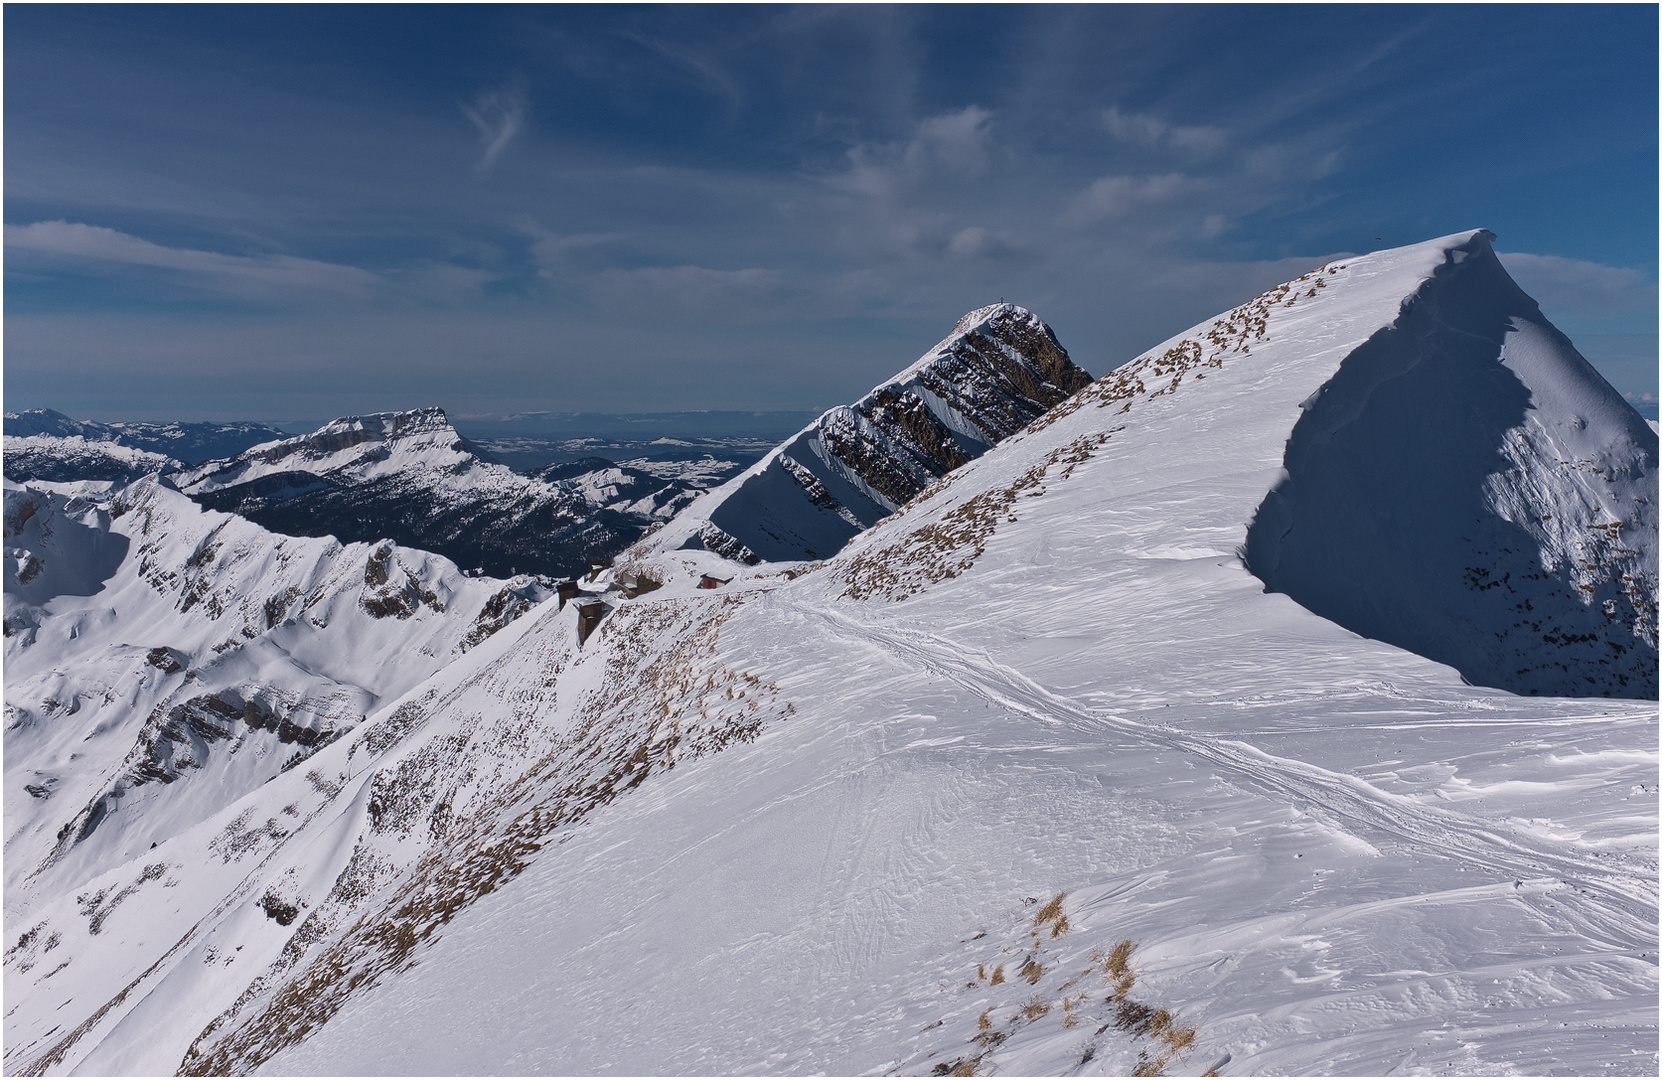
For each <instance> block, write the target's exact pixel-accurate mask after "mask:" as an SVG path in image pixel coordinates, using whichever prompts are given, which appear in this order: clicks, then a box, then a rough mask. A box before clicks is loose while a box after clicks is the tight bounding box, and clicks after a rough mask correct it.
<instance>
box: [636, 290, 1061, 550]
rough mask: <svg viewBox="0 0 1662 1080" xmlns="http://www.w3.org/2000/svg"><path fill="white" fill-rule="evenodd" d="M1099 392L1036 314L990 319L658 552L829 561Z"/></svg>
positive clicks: (998, 313)
mask: <svg viewBox="0 0 1662 1080" xmlns="http://www.w3.org/2000/svg"><path fill="white" fill-rule="evenodd" d="M1089 382H1090V376H1089V375H1088V374H1086V373H1085V372H1084V371H1082V370H1081V369H1079V368H1078V367H1076V366H1074V364H1073V362H1072V361H1071V360H1069V359H1068V354H1067V352H1066V350H1064V349H1063V348H1062V346H1061V345H1060V344H1059V343H1058V342H1057V341H1056V337H1055V335H1054V334H1052V333H1051V330H1050V327H1048V326H1046V325H1045V324H1044V323H1043V322H1041V321H1040V320H1039V318H1038V317H1037V316H1035V315H1034V314H1033V313H1032V312H1030V311H1027V310H1025V309H1023V308H1019V307H1016V306H1015V305H1014V304H994V305H992V306H990V307H985V308H980V309H978V310H976V311H972V312H970V313H969V314H967V315H965V316H964V317H963V318H962V319H960V320H958V324H957V325H956V326H955V327H953V331H952V333H951V334H950V335H949V336H948V337H947V338H946V339H944V340H943V341H941V342H940V343H939V344H938V345H936V346H935V347H934V348H933V349H931V350H930V351H929V352H927V353H925V354H924V355H923V357H922V358H920V359H919V360H918V361H917V362H916V363H914V364H913V365H912V366H911V367H909V368H907V369H906V370H905V371H903V372H901V373H900V374H899V375H897V376H895V377H894V378H893V379H891V380H890V381H889V382H887V383H885V384H883V385H882V386H880V387H878V388H877V389H875V390H873V391H872V392H871V393H869V394H867V395H866V396H865V397H863V398H861V399H860V400H859V401H857V402H855V403H854V404H853V405H839V406H837V407H836V408H834V409H831V410H830V411H828V412H826V413H825V414H824V415H823V416H821V417H820V418H819V419H818V420H816V421H814V422H813V423H812V424H810V425H808V427H806V428H804V429H803V430H802V431H801V432H800V433H798V434H797V435H796V436H795V437H794V438H792V439H790V440H789V441H787V442H786V443H784V444H782V445H781V446H779V447H778V448H777V449H775V450H774V452H773V453H771V454H769V455H768V456H767V457H765V458H763V459H762V460H761V461H760V462H758V463H757V464H756V465H753V466H752V467H751V468H749V469H747V470H746V471H745V472H744V473H743V474H741V475H740V476H738V477H736V478H734V479H733V480H731V481H729V482H728V483H727V484H726V485H724V486H723V487H721V488H719V489H717V490H716V491H715V492H712V493H711V494H710V495H708V496H706V497H705V498H703V499H702V500H700V501H699V502H698V503H697V504H695V505H694V507H693V508H691V509H690V510H689V511H688V513H686V514H684V515H682V516H681V518H680V519H678V520H677V521H676V522H675V523H674V525H673V526H672V527H671V528H670V529H669V530H667V531H666V532H664V533H663V534H662V536H660V537H658V538H657V539H656V540H655V544H656V545H657V546H658V547H659V548H660V549H667V548H668V547H671V546H674V545H675V544H684V545H688V546H692V547H698V546H703V547H705V548H708V549H709V550H711V551H715V552H718V553H720V554H722V555H724V556H726V557H729V558H733V559H736V560H738V561H743V562H749V563H751V564H754V563H755V562H759V561H762V560H767V561H775V562H777V561H791V560H803V559H823V558H826V557H827V556H830V555H832V554H835V553H836V552H837V550H838V549H840V548H841V547H842V546H843V545H844V544H846V543H847V542H848V540H849V538H850V537H852V536H854V535H855V534H856V533H858V532H860V531H861V530H862V529H865V528H867V527H869V526H871V525H872V524H874V523H875V522H877V521H879V520H880V519H882V518H884V517H886V516H887V515H889V514H891V513H893V512H894V511H896V510H898V509H899V508H900V507H901V506H903V505H904V504H905V503H906V502H907V501H909V500H910V499H911V498H912V497H913V496H915V495H916V494H917V493H918V492H919V491H921V490H922V489H923V488H925V487H926V486H928V485H929V484H930V483H931V482H933V481H934V480H936V479H937V478H939V477H940V476H943V475H945V474H946V473H948V472H950V471H951V470H953V469H956V468H957V467H959V466H960V465H963V464H964V463H965V462H966V461H969V460H971V459H972V458H975V457H978V456H979V455H981V454H983V453H985V452H986V450H987V449H988V447H990V446H992V445H994V444H995V443H997V442H998V441H999V440H1000V439H1004V438H1007V437H1009V436H1010V435H1012V434H1014V433H1015V432H1016V431H1019V430H1020V429H1021V428H1022V427H1024V426H1025V425H1027V424H1028V423H1031V422H1032V421H1033V420H1035V419H1037V418H1038V417H1039V416H1041V415H1043V414H1044V412H1045V410H1046V409H1048V408H1050V407H1051V406H1053V405H1055V404H1057V403H1058V402H1060V401H1062V400H1063V399H1065V398H1066V397H1067V396H1068V395H1069V394H1071V393H1073V392H1074V391H1076V390H1078V389H1080V388H1081V387H1083V386H1085V385H1086V384H1088V383H1089Z"/></svg>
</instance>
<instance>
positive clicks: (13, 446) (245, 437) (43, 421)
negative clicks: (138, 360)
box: [5, 409, 287, 483]
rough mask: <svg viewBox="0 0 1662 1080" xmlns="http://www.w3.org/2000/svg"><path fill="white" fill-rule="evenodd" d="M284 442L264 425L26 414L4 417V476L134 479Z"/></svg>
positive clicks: (44, 411) (38, 411)
mask: <svg viewBox="0 0 1662 1080" xmlns="http://www.w3.org/2000/svg"><path fill="white" fill-rule="evenodd" d="M286 437H287V436H286V435H285V434H284V433H283V432H282V431H279V430H278V429H277V428H274V427H270V426H268V425H265V424H254V423H246V422H239V423H229V424H210V423H168V424H149V423H142V422H132V423H115V424H101V423H98V422H97V421H93V420H73V419H71V418H69V417H67V416H65V415H64V414H63V413H60V412H55V411H53V410H52V409H28V410H25V411H24V412H21V413H7V414H6V415H5V459H6V476H7V477H8V478H10V479H12V480H16V481H19V482H21V481H24V480H51V481H57V482H65V483H67V482H72V481H76V480H135V479H137V478H138V477H140V476H144V475H146V474H148V473H151V472H156V471H157V470H161V471H164V472H172V471H175V470H178V469H183V468H185V467H187V466H188V465H191V464H194V463H196V462H201V461H206V460H208V459H209V458H216V457H229V456H230V455H232V454H238V453H241V452H242V451H243V450H246V449H247V448H248V447H250V446H254V445H255V444H257V443H263V442H270V441H271V440H273V439H282V438H286Z"/></svg>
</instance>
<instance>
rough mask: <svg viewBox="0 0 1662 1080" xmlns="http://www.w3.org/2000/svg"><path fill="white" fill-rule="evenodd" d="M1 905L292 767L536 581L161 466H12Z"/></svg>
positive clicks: (458, 645) (69, 882)
mask: <svg viewBox="0 0 1662 1080" xmlns="http://www.w3.org/2000/svg"><path fill="white" fill-rule="evenodd" d="M5 559H6V562H5V579H4V585H5V660H6V686H5V715H6V730H5V740H6V773H5V778H6V789H5V811H6V824H7V833H6V840H5V843H6V848H5V851H6V907H7V911H8V913H11V912H15V911H17V910H19V909H21V908H22V907H24V906H26V904H27V903H28V902H29V900H30V899H31V898H32V897H37V896H39V895H42V894H46V895H50V894H52V893H54V892H57V891H61V890H63V889H69V888H74V887H75V886H77V885H78V884H79V883H80V882H82V881H84V880H86V879H87V878H89V877H91V876H95V875H96V874H98V873H102V872H103V871H105V870H107V869H109V868H110V867H112V866H115V865H118V864H119V863H121V862H124V861H126V860H127V859H129V858H132V857H134V856H136V855H137V854H139V853H141V852H143V851H144V850H145V849H146V848H148V847H150V846H153V845H154V844H155V843H156V842H158V841H165V840H166V839H167V838H168V837H170V836H172V835H175V834H176V833H178V832H180V831H182V830H184V829H187V828H188V827H190V826H191V825H193V824H195V823H196V822H198V821H201V820H202V819H204V818H207V817H210V816H212V815H213V814H214V813H216V812H218V811H219V810H220V809H221V808H222V807H224V806H226V805H227V804H229V803H231V802H233V801H235V800H236V799H238V798H240V797H242V796H243V795H245V794H246V793H248V792H249V791H252V790H253V789H255V788H257V787H259V786H260V785H261V784H263V783H264V782H265V781H267V780H270V779H271V778H272V777H274V776H276V775H278V774H279V773H281V772H283V771H285V770H287V769H291V768H294V767H295V766H297V765H299V764H300V762H302V761H303V760H305V759H306V758H307V757H308V756H310V755H311V754H312V753H315V752H316V751H317V750H318V749H320V748H321V747H323V746H325V745H327V744H328V743H329V742H331V741H333V740H334V739H336V738H338V737H339V736H341V735H342V734H344V733H346V732H348V731H350V730H352V728H354V727H355V726H356V725H357V724H358V723H359V722H360V721H361V720H362V718H363V716H364V714H365V713H368V712H372V711H374V709H375V706H376V703H377V702H378V701H380V700H382V699H383V698H384V697H386V696H388V695H396V694H398V693H400V692H402V691H403V690H405V689H407V688H408V687H410V686H412V685H414V684H416V683H418V682H420V681H421V680H423V679H425V678H427V677H428V676H429V675H431V674H432V673H433V672H434V671H436V670H438V669H439V668H440V667H442V666H443V665H444V664H446V663H448V662H449V661H450V660H452V659H453V658H455V657H456V656H459V655H461V653H463V652H465V651H466V650H467V649H469V648H471V647H472V646H474V645H477V644H478V643H479V642H481V641H483V640H484V639H485V638H486V637H488V636H490V635H491V634H492V633H494V632H495V631H496V630H498V629H500V628H501V627H502V626H504V625H506V624H508V623H509V622H512V621H513V619H515V618H516V617H517V616H518V615H520V614H522V613H524V612H525V611H527V610H529V609H530V608H531V607H532V605H533V604H534V603H535V602H536V601H538V600H540V599H541V598H543V597H544V596H545V595H546V594H545V593H543V592H542V591H541V590H540V589H539V587H538V586H536V585H535V583H533V582H531V581H530V580H528V579H521V580H518V581H514V582H502V581H495V580H491V579H483V578H481V579H469V578H465V577H463V576H462V575H461V574H460V573H459V572H458V571H457V570H456V568H455V567H454V566H453V565H452V564H450V563H449V562H448V561H447V560H445V559H442V558H439V557H437V556H434V555H430V554H428V553H427V552H423V551H413V550H410V549H407V548H397V547H394V546H393V545H392V544H391V543H382V544H379V545H367V544H356V545H351V546H348V547H342V546H341V545H340V544H338V543H336V542H335V541H333V540H330V539H321V540H308V539H295V538H290V537H281V536H276V535H273V534H271V533H268V532H266V531H265V530H263V529H260V528H259V527H258V526H255V525H253V524H250V523H249V522H246V521H243V520H241V519H239V518H235V517H231V516H229V515H226V514H218V513H213V512H209V511H204V510H202V509H201V508H200V507H198V506H197V505H196V504H194V503H193V502H191V501H190V500H189V499H187V498H186V497H184V496H183V495H181V494H179V493H178V492H176V491H173V490H170V489H168V488H167V487H165V486H163V485H162V484H159V483H157V482H156V481H154V480H145V481H140V482H138V483H136V484H133V485H131V486H129V487H125V488H119V487H112V486H110V485H97V484H81V485H62V486H56V487H48V486H43V485H25V486H17V485H14V484H12V483H11V482H9V481H8V482H7V483H6V487H5Z"/></svg>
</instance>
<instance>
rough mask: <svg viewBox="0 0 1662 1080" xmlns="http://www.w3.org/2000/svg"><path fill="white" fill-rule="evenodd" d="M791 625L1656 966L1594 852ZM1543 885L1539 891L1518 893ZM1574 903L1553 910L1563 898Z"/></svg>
mask: <svg viewBox="0 0 1662 1080" xmlns="http://www.w3.org/2000/svg"><path fill="white" fill-rule="evenodd" d="M770 600H772V601H773V602H774V603H777V604H779V605H781V606H783V607H785V608H787V609H789V610H790V611H791V612H792V613H794V614H796V615H798V616H801V617H805V618H808V619H812V620H816V621H818V622H820V623H822V624H823V625H824V626H826V627H827V628H828V629H830V630H831V631H832V632H833V633H835V634H836V635H837V636H838V637H841V638H844V639H847V640H850V641H851V642H859V643H863V644H866V645H868V646H874V647H876V648H878V649H879V650H881V651H882V652H883V653H884V654H886V655H887V656H889V657H891V658H893V659H895V660H897V661H899V662H901V663H903V664H906V665H908V666H910V667H913V668H916V669H920V670H922V671H924V672H926V673H928V674H930V675H934V676H936V677H939V678H942V679H946V680H948V681H950V682H952V683H953V684H955V685H957V686H959V687H960V688H962V689H964V690H965V691H967V692H969V693H972V694H975V695H977V696H979V697H981V698H982V699H984V700H986V701H989V702H991V703H993V704H996V705H998V706H1000V707H1002V708H1005V709H1009V710H1011V711H1012V712H1016V713H1020V714H1023V715H1026V716H1030V717H1032V718H1033V719H1036V720H1038V721H1040V722H1042V723H1046V724H1059V725H1064V726H1068V727H1072V728H1075V729H1076V730H1080V731H1086V732H1094V733H1098V734H1101V733H1103V732H1112V733H1114V734H1116V735H1120V736H1123V737H1130V738H1132V739H1134V740H1136V741H1138V742H1141V743H1143V744H1145V745H1153V746H1159V747H1165V748H1169V749H1173V750H1176V751H1179V752H1181V753H1184V754H1188V755H1191V756H1193V757H1196V758H1199V759H1201V760H1203V761H1205V762H1206V763H1207V764H1209V765H1210V766H1212V767H1213V768H1214V769H1216V770H1217V771H1218V772H1219V773H1221V774H1223V776H1224V777H1226V778H1227V779H1229V780H1231V781H1233V782H1235V783H1238V784H1241V785H1243V786H1245V787H1249V788H1251V789H1254V790H1256V791H1258V792H1260V793H1262V794H1265V795H1268V796H1270V797H1271V798H1274V799H1278V800H1283V801H1286V802H1290V803H1294V804H1297V805H1298V806H1299V807H1300V809H1303V810H1307V811H1309V812H1312V813H1313V814H1315V815H1316V816H1318V817H1320V818H1322V819H1325V820H1326V821H1327V822H1328V823H1329V824H1331V825H1333V826H1335V827H1338V828H1341V829H1343V830H1345V831H1346V832H1349V833H1351V834H1352V835H1357V836H1361V837H1362V838H1364V839H1366V840H1367V841H1368V842H1369V843H1372V844H1374V846H1375V847H1391V848H1397V849H1399V850H1405V851H1407V852H1411V853H1412V854H1413V855H1414V856H1415V857H1416V858H1420V859H1424V858H1427V857H1429V858H1433V859H1448V860H1455V861H1457V862H1458V863H1460V864H1461V865H1465V866H1469V867H1474V868H1478V869H1481V870H1484V871H1486V872H1488V873H1492V874H1494V875H1496V876H1497V877H1502V878H1511V879H1512V880H1513V882H1514V883H1515V886H1516V888H1517V892H1516V895H1517V897H1518V898H1519V900H1521V901H1522V902H1524V903H1528V904H1530V905H1531V906H1532V907H1534V908H1536V909H1537V910H1538V911H1539V913H1540V915H1541V916H1542V917H1544V918H1547V919H1549V920H1550V921H1552V922H1555V923H1563V922H1565V921H1566V920H1568V921H1569V922H1571V923H1572V924H1573V929H1574V931H1575V932H1576V933H1578V934H1581V935H1583V936H1585V937H1587V938H1589V939H1592V940H1594V941H1598V942H1602V943H1604V944H1605V945H1607V946H1608V947H1609V948H1612V949H1617V950H1622V951H1631V952H1638V953H1643V954H1645V955H1647V956H1648V957H1650V958H1651V961H1652V962H1653V963H1654V962H1655V957H1656V945H1657V933H1656V928H1657V915H1658V910H1657V880H1656V875H1655V872H1654V870H1655V868H1654V866H1645V865H1636V864H1632V863H1627V861H1626V860H1624V859H1619V858H1611V857H1609V856H1608V855H1604V854H1601V853H1598V852H1577V851H1574V850H1573V849H1570V848H1568V847H1567V846H1554V845H1551V844H1550V843H1548V842H1543V841H1542V840H1541V839H1540V838H1539V837H1537V836H1533V835H1529V834H1526V833H1524V832H1522V831H1520V830H1517V829H1514V828H1512V827H1511V826H1509V825H1508V824H1507V823H1505V822H1503V821H1496V820H1493V819H1488V820H1485V819H1482V818H1478V817H1475V816H1472V815H1469V814H1463V813H1460V812H1457V811H1453V810H1446V809H1443V808H1440V807H1435V806H1428V805H1426V804H1424V803H1421V802H1419V801H1417V800H1415V799H1412V798H1409V797H1406V796H1402V795H1396V794H1393V793H1391V792H1388V791H1385V790H1383V789H1381V788H1379V787H1376V786H1374V785H1373V784H1370V783H1368V782H1367V781H1366V780H1363V779H1361V778H1360V777H1357V776H1353V775H1350V774H1348V773H1343V772H1336V771H1334V770H1331V769H1326V768H1323V767H1321V766H1319V765H1315V764H1312V763H1310V762H1307V761H1301V760H1298V759H1295V758H1288V757H1282V756H1278V755H1275V754H1270V753H1266V752H1265V751H1263V750H1260V749H1259V748H1257V747H1256V746H1253V745H1252V744H1250V743H1247V742H1244V741H1242V740H1240V739H1232V738H1226V737H1221V736H1214V735H1200V734H1193V733H1189V732H1184V731H1180V730H1178V729H1175V728H1172V727H1168V726H1164V725H1157V724H1148V723H1144V722H1141V721H1137V720H1133V719H1130V718H1128V717H1125V716H1119V715H1114V714H1111V713H1105V712H1099V711H1095V710H1088V709H1085V708H1083V707H1081V706H1079V705H1078V704H1076V703H1075V702H1073V701H1072V700H1070V699H1068V698H1065V697H1063V696H1061V695H1058V694H1056V693H1053V692H1052V691H1050V690H1048V689H1046V688H1045V687H1043V686H1041V685H1039V684H1038V683H1036V682H1034V681H1033V680H1032V679H1031V678H1029V677H1028V676H1026V675H1025V674H1023V673H1022V672H1020V671H1017V670H1015V669H1013V668H1010V667H1007V666H1005V665H1003V664H1001V663H999V662H998V661H996V660H995V659H993V658H992V657H991V656H989V655H987V654H986V653H985V652H980V651H977V650H971V649H968V648H966V647H964V646H962V645H960V644H958V643H956V642H953V641H950V640H948V639H945V638H942V637H938V636H936V635H933V634H929V633H926V632H923V631H920V630H915V629H910V628H884V627H877V626H873V625H871V624H869V623H865V622H861V621H859V620H856V619H853V618H850V617H849V616H847V615H845V614H843V613H841V612H839V611H835V610H831V609H827V608H820V607H810V606H807V605H804V604H801V603H798V602H794V601H791V600H788V599H786V598H784V597H781V596H779V595H778V594H774V595H773V596H772V597H770ZM1543 878H1546V879H1550V881H1551V882H1552V883H1553V887H1551V888H1548V889H1539V888H1525V887H1524V886H1525V884H1526V883H1529V884H1535V885H1539V884H1541V879H1543ZM1566 887H1567V888H1569V889H1573V890H1574V891H1575V893H1576V894H1577V896H1576V898H1575V899H1574V902H1572V903H1563V902H1559V900H1560V897H1555V896H1554V895H1553V894H1555V893H1557V894H1562V893H1563V892H1564V889H1565V888H1566Z"/></svg>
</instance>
